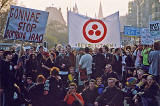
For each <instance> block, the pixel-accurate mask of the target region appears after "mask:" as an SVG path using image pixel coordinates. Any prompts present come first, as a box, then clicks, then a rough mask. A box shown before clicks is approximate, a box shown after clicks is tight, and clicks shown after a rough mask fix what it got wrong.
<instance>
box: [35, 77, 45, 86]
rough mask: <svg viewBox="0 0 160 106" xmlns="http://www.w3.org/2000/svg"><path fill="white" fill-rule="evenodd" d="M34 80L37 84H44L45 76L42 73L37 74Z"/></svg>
mask: <svg viewBox="0 0 160 106" xmlns="http://www.w3.org/2000/svg"><path fill="white" fill-rule="evenodd" d="M36 81H37V83H38V84H44V82H45V77H44V76H43V75H38V76H37V79H36Z"/></svg>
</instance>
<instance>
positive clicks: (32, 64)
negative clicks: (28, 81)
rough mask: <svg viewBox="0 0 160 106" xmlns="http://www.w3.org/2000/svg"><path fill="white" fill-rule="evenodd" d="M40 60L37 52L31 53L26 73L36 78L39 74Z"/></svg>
mask: <svg viewBox="0 0 160 106" xmlns="http://www.w3.org/2000/svg"><path fill="white" fill-rule="evenodd" d="M37 69H38V61H37V58H36V55H35V54H30V57H29V60H27V61H26V75H27V77H32V78H33V81H35V80H36V77H37V74H38V70H37Z"/></svg>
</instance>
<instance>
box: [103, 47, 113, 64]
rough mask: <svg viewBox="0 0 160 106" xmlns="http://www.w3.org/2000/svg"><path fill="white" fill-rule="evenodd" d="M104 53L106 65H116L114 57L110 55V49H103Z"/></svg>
mask: <svg viewBox="0 0 160 106" xmlns="http://www.w3.org/2000/svg"><path fill="white" fill-rule="evenodd" d="M103 52H104V56H105V64H111V65H112V64H113V63H114V55H113V54H111V53H109V48H108V47H107V46H104V47H103Z"/></svg>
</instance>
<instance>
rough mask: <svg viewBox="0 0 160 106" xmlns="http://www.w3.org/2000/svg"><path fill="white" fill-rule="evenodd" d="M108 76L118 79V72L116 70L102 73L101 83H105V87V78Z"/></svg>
mask: <svg viewBox="0 0 160 106" xmlns="http://www.w3.org/2000/svg"><path fill="white" fill-rule="evenodd" d="M108 78H116V79H118V74H117V73H116V72H113V71H112V72H111V73H104V74H103V75H102V81H103V84H104V85H105V87H106V86H107V80H108Z"/></svg>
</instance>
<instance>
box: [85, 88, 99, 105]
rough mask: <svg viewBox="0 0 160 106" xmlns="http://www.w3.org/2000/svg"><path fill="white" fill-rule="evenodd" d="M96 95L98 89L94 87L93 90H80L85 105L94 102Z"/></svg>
mask: <svg viewBox="0 0 160 106" xmlns="http://www.w3.org/2000/svg"><path fill="white" fill-rule="evenodd" d="M97 96H98V89H97V88H95V89H93V90H90V89H87V90H85V91H83V92H82V97H83V99H84V103H85V106H88V104H89V103H91V104H94V102H95V100H96V98H97Z"/></svg>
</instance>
